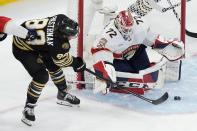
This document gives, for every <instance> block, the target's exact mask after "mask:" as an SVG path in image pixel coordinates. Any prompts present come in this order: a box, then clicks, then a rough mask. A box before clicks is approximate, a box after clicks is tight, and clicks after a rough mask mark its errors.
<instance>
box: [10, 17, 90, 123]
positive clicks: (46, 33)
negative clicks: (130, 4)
mask: <svg viewBox="0 0 197 131" xmlns="http://www.w3.org/2000/svg"><path fill="white" fill-rule="evenodd" d="M22 26H23V27H25V28H27V29H34V30H36V31H37V34H38V36H37V39H35V40H33V41H26V40H24V39H21V38H19V37H15V36H14V38H13V54H14V56H15V58H16V59H17V60H19V61H20V62H21V63H22V64H23V66H24V67H25V69H26V70H27V72H28V73H29V74H30V76H31V77H32V81H31V82H30V84H29V86H28V91H27V99H26V104H25V108H24V111H23V118H22V122H24V123H25V124H27V125H29V126H31V125H32V122H33V121H35V115H34V107H35V106H36V102H37V100H38V98H39V96H40V94H41V92H42V89H43V88H44V86H45V84H46V83H47V81H48V79H49V75H50V77H51V79H52V80H53V82H54V84H55V85H56V86H57V88H58V93H57V99H58V102H57V103H58V104H63V105H68V106H73V105H79V104H80V100H79V99H78V98H77V97H76V96H73V95H71V94H69V93H68V89H67V84H66V80H65V76H64V74H63V71H62V68H63V67H69V66H72V67H73V69H74V71H75V72H81V71H84V69H85V67H86V65H85V62H84V61H83V59H82V58H80V57H74V56H72V55H71V54H70V53H69V50H70V43H69V40H70V39H72V38H75V37H77V35H78V33H79V27H78V23H77V22H75V21H73V20H72V19H70V18H68V17H67V16H65V15H63V14H58V15H55V16H52V17H47V18H43V19H34V20H28V21H25V22H24V23H23V24H22Z"/></svg>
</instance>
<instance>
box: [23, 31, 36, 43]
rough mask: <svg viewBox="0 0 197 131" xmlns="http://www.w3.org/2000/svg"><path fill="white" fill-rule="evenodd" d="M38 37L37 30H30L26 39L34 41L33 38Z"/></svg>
mask: <svg viewBox="0 0 197 131" xmlns="http://www.w3.org/2000/svg"><path fill="white" fill-rule="evenodd" d="M37 37H38V34H37V32H36V31H35V30H28V33H27V36H26V38H25V40H26V41H32V40H35V39H36V38H37Z"/></svg>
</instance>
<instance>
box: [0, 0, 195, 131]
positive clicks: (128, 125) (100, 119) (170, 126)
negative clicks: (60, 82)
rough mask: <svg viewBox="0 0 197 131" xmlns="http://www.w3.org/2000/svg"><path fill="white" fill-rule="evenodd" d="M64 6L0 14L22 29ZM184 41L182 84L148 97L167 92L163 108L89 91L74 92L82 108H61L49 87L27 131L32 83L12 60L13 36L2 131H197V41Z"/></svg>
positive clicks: (191, 21)
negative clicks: (27, 101)
mask: <svg viewBox="0 0 197 131" xmlns="http://www.w3.org/2000/svg"><path fill="white" fill-rule="evenodd" d="M65 1H66V0H58V1H54V0H26V1H22V0H21V1H19V2H17V3H14V4H9V5H7V6H2V7H0V12H1V15H5V16H9V17H11V18H14V19H16V20H17V22H18V23H21V22H22V21H24V20H27V19H29V18H42V17H45V16H50V15H54V14H57V13H64V12H65V11H66V9H65V8H66V5H64V3H65ZM196 6H197V1H195V0H193V1H191V2H190V3H188V13H187V14H188V17H187V19H188V21H187V28H188V29H190V30H192V31H196V32H197V26H196V23H197V18H196V14H195V13H196V12H197V9H196ZM162 21H166V22H169V20H166V19H164V20H162ZM155 26H156V25H155ZM155 28H157V27H155ZM158 28H159V27H158ZM186 41H187V43H186V47H187V52H186V53H187V56H188V57H187V58H186V59H185V60H184V61H183V69H182V80H181V81H180V82H178V83H166V85H165V88H163V89H161V90H154V91H150V92H148V93H147V94H145V97H148V98H153V99H155V98H158V97H159V96H161V95H162V94H163V93H164V92H166V91H167V92H168V93H169V95H170V96H169V99H168V100H167V101H166V102H165V103H163V104H161V105H157V106H155V105H151V104H149V103H147V102H145V101H142V100H140V99H138V98H136V97H134V96H132V95H122V94H113V93H110V94H109V95H105V96H103V95H101V94H96V95H95V94H93V93H92V91H91V90H83V91H75V90H74V91H72V93H73V94H75V95H77V96H78V97H79V98H80V99H81V106H80V108H69V107H63V106H60V105H57V104H56V103H55V101H56V93H57V89H56V87H55V86H54V85H53V84H52V83H51V82H49V83H48V85H47V86H46V87H45V88H44V90H43V93H42V95H41V98H40V99H39V102H38V106H37V107H36V108H35V113H36V118H37V120H36V123H35V125H34V126H33V127H27V126H26V125H24V124H23V123H22V122H21V121H20V119H21V116H22V113H21V112H22V110H23V107H24V103H25V99H26V90H27V86H28V84H29V82H30V80H31V78H30V77H29V75H28V74H27V72H26V71H25V70H24V68H23V67H22V65H21V64H20V63H19V62H18V61H17V60H16V59H15V58H14V57H13V55H12V49H11V36H9V37H8V38H7V39H6V40H5V41H3V42H1V43H0V60H1V68H0V83H1V85H0V90H1V91H0V131H27V130H28V131H35V130H36V131H44V130H46V131H55V130H56V131H148V130H149V131H196V129H197V125H196V122H197V86H196V84H197V76H196V74H197V66H196V63H197V57H196V56H195V54H196V52H197V50H195V49H196V48H197V45H196V44H197V39H194V38H189V37H187V39H186ZM174 96H181V97H182V99H181V101H174V100H173V98H174Z"/></svg>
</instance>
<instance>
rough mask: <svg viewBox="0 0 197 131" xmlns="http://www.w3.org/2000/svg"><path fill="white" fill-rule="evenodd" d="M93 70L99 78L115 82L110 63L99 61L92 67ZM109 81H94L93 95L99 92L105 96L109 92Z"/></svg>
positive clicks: (114, 74) (113, 71) (113, 70)
mask: <svg viewBox="0 0 197 131" xmlns="http://www.w3.org/2000/svg"><path fill="white" fill-rule="evenodd" d="M93 67H94V70H95V72H96V74H97V75H99V76H101V78H105V79H108V80H109V81H113V82H114V83H115V82H116V72H115V69H114V67H113V65H112V64H111V63H108V62H103V61H99V62H97V63H96V64H94V65H93ZM109 81H108V82H107V81H104V80H102V79H98V78H96V79H95V86H94V90H93V92H94V93H98V92H101V93H102V94H107V93H108V92H109V88H110V87H111V84H110V83H109Z"/></svg>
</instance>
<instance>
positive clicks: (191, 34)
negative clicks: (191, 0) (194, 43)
mask: <svg viewBox="0 0 197 131" xmlns="http://www.w3.org/2000/svg"><path fill="white" fill-rule="evenodd" d="M167 1H168V3H169V4H170V5H171V6H172V2H171V1H170V0H167ZM187 1H188V0H187ZM172 11H173V13H174V15H175V16H176V18H177V19H178V21H179V23H181V20H180V17H179V14H178V13H177V12H176V10H175V9H174V8H172ZM185 33H186V35H188V36H190V37H194V38H197V33H194V32H191V31H188V30H187V29H185Z"/></svg>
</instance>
